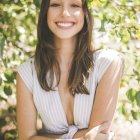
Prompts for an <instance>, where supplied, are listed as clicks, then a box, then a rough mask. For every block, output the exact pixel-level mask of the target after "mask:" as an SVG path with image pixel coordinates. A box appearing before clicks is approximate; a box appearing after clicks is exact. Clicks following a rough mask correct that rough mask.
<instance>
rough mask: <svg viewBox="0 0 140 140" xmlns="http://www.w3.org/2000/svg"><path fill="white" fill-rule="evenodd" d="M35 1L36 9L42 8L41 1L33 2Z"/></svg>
mask: <svg viewBox="0 0 140 140" xmlns="http://www.w3.org/2000/svg"><path fill="white" fill-rule="evenodd" d="M33 1H34V4H35V5H36V7H38V8H39V7H40V4H41V0H33Z"/></svg>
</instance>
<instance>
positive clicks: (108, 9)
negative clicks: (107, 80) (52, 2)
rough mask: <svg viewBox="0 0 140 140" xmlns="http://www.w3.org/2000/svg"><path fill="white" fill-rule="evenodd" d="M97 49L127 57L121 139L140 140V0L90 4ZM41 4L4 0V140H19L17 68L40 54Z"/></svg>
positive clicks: (0, 17) (0, 75) (118, 120)
mask: <svg viewBox="0 0 140 140" xmlns="http://www.w3.org/2000/svg"><path fill="white" fill-rule="evenodd" d="M88 5H89V8H92V11H93V17H94V32H93V35H94V46H95V47H96V48H113V49H115V50H117V51H119V52H121V53H122V54H123V55H124V58H125V70H124V76H123V78H122V81H121V84H120V87H121V89H120V93H119V101H118V105H117V111H116V114H115V117H114V123H113V126H112V128H113V130H114V131H115V133H116V138H115V140H125V139H127V140H138V138H140V0H88ZM38 12H39V1H38V0H34V1H33V0H0V140H16V139H17V130H16V119H15V114H16V109H15V104H16V97H15V84H16V80H15V76H16V70H17V66H19V65H20V64H21V63H22V62H23V61H25V60H27V59H28V58H29V57H31V56H32V55H33V54H34V50H35V47H36V43H37V38H36V26H37V18H38Z"/></svg>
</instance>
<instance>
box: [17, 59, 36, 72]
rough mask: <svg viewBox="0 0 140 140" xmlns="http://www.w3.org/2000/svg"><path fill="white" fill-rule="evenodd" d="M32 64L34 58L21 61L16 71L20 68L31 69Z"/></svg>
mask: <svg viewBox="0 0 140 140" xmlns="http://www.w3.org/2000/svg"><path fill="white" fill-rule="evenodd" d="M32 63H34V58H33V57H31V58H29V59H27V60H25V61H23V62H22V63H21V64H20V65H19V66H18V69H19V68H21V67H31V65H32Z"/></svg>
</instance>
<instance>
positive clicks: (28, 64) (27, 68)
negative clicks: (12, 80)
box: [17, 58, 34, 92]
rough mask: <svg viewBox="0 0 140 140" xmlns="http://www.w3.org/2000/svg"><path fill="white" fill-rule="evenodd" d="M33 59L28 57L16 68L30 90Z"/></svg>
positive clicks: (31, 86)
mask: <svg viewBox="0 0 140 140" xmlns="http://www.w3.org/2000/svg"><path fill="white" fill-rule="evenodd" d="M33 61H34V59H33V58H30V59H28V60H26V61H24V62H23V63H21V64H20V65H19V66H18V68H17V73H18V74H19V75H20V77H21V78H22V80H23V81H24V83H25V84H26V86H27V87H28V89H29V90H30V91H31V92H32V89H33Z"/></svg>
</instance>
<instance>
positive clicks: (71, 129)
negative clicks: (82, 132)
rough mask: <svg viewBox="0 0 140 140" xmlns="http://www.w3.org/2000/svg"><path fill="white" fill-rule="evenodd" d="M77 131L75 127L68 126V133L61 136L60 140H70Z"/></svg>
mask: <svg viewBox="0 0 140 140" xmlns="http://www.w3.org/2000/svg"><path fill="white" fill-rule="evenodd" d="M77 131H78V127H77V126H76V125H70V126H69V127H68V133H66V134H64V135H62V136H61V137H60V138H61V139H72V138H73V136H74V134H75V133H76V132H77Z"/></svg>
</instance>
